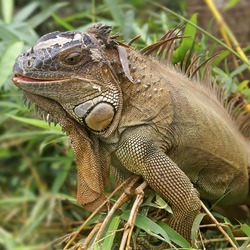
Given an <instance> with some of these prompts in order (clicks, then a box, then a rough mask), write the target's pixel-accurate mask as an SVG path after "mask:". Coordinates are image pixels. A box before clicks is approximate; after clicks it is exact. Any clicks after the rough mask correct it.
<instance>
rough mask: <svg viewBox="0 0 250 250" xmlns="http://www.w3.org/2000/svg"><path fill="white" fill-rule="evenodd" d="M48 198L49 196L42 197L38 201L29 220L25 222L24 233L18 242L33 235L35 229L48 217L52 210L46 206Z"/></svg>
mask: <svg viewBox="0 0 250 250" xmlns="http://www.w3.org/2000/svg"><path fill="white" fill-rule="evenodd" d="M48 198H49V197H48V196H42V197H40V198H39V199H38V200H37V202H36V204H35V205H34V207H33V209H32V212H31V214H30V216H29V218H28V220H26V222H25V225H24V228H23V231H22V232H21V233H20V235H19V237H18V240H20V241H23V240H24V239H25V238H26V237H28V236H29V235H30V234H32V233H33V231H34V229H35V228H37V227H38V226H39V225H40V224H41V223H42V221H43V220H44V219H45V217H46V216H47V215H48V212H49V210H50V209H49V208H48V206H47V205H46V202H47V201H48ZM45 208H46V209H45Z"/></svg>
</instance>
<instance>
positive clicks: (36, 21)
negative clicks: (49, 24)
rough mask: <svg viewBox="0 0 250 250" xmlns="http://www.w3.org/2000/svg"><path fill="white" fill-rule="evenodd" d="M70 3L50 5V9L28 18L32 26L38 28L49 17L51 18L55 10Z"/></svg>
mask: <svg viewBox="0 0 250 250" xmlns="http://www.w3.org/2000/svg"><path fill="white" fill-rule="evenodd" d="M66 5H68V3H56V4H53V5H51V6H50V8H49V9H44V10H43V11H41V12H39V13H38V14H37V15H35V16H34V17H31V18H30V19H29V20H28V23H29V25H30V27H32V28H36V27H37V26H38V25H40V24H41V23H43V22H44V21H45V20H46V19H47V18H49V17H50V16H51V15H52V14H53V13H54V12H55V11H57V10H58V9H60V8H62V7H65V6H66Z"/></svg>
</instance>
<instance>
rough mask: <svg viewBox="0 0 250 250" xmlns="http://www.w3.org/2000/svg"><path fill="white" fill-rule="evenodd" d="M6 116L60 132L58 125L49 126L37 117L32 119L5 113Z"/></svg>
mask: <svg viewBox="0 0 250 250" xmlns="http://www.w3.org/2000/svg"><path fill="white" fill-rule="evenodd" d="M7 116H9V117H10V118H12V119H14V120H17V121H20V122H23V123H26V124H30V125H33V126H35V127H39V128H43V129H48V130H53V131H56V132H61V131H62V129H61V127H60V126H59V125H56V126H55V127H54V126H50V125H49V124H48V123H47V122H45V121H43V120H38V119H33V118H24V117H19V116H15V115H10V114H7Z"/></svg>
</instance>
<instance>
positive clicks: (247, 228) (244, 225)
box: [240, 223, 250, 237]
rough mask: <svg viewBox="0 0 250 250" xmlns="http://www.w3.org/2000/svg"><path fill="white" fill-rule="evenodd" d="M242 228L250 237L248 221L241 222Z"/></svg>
mask: <svg viewBox="0 0 250 250" xmlns="http://www.w3.org/2000/svg"><path fill="white" fill-rule="evenodd" d="M240 229H241V230H242V231H243V232H244V234H245V235H246V236H248V237H250V226H249V225H247V224H246V223H244V224H240Z"/></svg>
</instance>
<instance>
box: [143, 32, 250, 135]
mask: <svg viewBox="0 0 250 250" xmlns="http://www.w3.org/2000/svg"><path fill="white" fill-rule="evenodd" d="M176 30H177V29H173V30H170V31H168V32H167V33H166V34H165V35H164V36H163V37H161V38H160V40H159V41H157V42H156V43H154V44H151V45H149V46H147V47H145V48H144V49H142V50H141V51H140V52H141V53H142V54H143V55H154V57H155V58H156V59H157V60H158V61H159V62H165V63H167V64H170V65H172V60H173V52H174V48H175V42H176V40H177V39H183V38H184V39H185V38H187V37H185V36H182V35H179V32H180V31H179V32H176ZM203 56H204V55H196V54H193V55H192V54H191V53H190V51H187V52H186V55H185V56H184V59H183V62H182V65H180V64H177V65H175V68H176V69H177V70H178V71H181V72H183V73H184V74H185V75H186V76H187V77H188V78H190V79H195V80H197V82H199V83H200V84H203V85H204V86H206V87H207V88H208V89H209V90H210V91H211V93H212V94H213V95H215V97H216V98H217V99H218V100H219V101H220V103H221V104H222V105H223V107H224V108H225V109H226V110H227V112H228V114H229V115H230V117H231V118H232V120H233V121H234V122H235V124H236V126H237V127H238V129H239V130H240V132H241V133H242V134H243V135H244V136H245V137H246V138H247V139H250V111H249V110H247V109H246V108H245V107H246V104H245V103H244V102H242V101H241V102H240V98H239V95H236V96H235V97H233V98H231V99H230V100H229V99H228V97H227V96H226V94H225V90H224V88H223V86H219V85H217V81H214V82H213V81H212V79H211V63H212V61H213V59H214V57H215V56H216V55H214V56H212V57H209V58H207V59H206V60H203V61H201V60H200V59H201V57H203ZM189 60H190V64H189V65H187V64H188V61H189ZM202 68H203V70H202V72H201V76H200V74H199V71H200V70H201V69H202Z"/></svg>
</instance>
